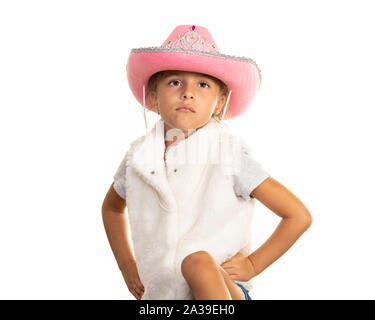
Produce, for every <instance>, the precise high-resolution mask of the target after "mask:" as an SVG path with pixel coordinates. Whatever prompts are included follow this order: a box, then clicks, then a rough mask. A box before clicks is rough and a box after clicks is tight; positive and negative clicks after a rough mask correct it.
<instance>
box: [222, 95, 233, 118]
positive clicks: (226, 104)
mask: <svg viewBox="0 0 375 320" xmlns="http://www.w3.org/2000/svg"><path fill="white" fill-rule="evenodd" d="M231 94H232V90H230V91H229V94H228V98H227V101H226V102H225V107H224V111H223V114H222V115H221V118H220V122H222V121H223V119H224V116H225V112H226V111H227V107H228V102H229V99H230V95H231Z"/></svg>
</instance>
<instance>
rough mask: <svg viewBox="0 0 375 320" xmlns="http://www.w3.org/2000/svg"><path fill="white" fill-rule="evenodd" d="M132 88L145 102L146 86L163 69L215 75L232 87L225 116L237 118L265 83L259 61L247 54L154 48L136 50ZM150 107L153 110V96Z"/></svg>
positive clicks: (130, 73)
mask: <svg viewBox="0 0 375 320" xmlns="http://www.w3.org/2000/svg"><path fill="white" fill-rule="evenodd" d="M126 70H127V77H128V82H129V87H130V89H131V91H132V92H133V94H134V96H135V98H136V99H137V101H138V102H139V103H140V104H143V88H142V87H143V85H144V86H145V88H146V86H147V82H148V80H149V78H150V77H151V76H152V75H153V74H154V73H156V72H159V71H163V70H181V71H190V72H199V73H204V74H208V75H211V76H213V77H216V78H218V79H220V80H221V81H223V82H224V83H225V84H226V85H227V87H228V89H229V90H232V93H231V96H230V100H229V103H228V106H227V110H226V113H225V119H230V118H234V117H236V116H238V115H240V114H241V113H243V112H245V111H246V109H247V108H248V107H249V106H250V104H251V102H252V100H253V99H254V96H255V94H256V92H257V90H258V89H259V85H260V82H261V75H260V70H259V68H258V66H257V65H256V63H255V62H254V61H253V60H252V59H250V58H245V57H235V56H228V55H224V54H210V53H204V52H201V51H195V50H184V49H173V50H171V49H167V50H166V48H158V47H150V48H140V49H133V50H132V51H131V53H130V55H129V58H128V62H127V66H126ZM146 107H147V108H148V109H150V110H151V111H153V112H157V111H156V110H154V109H152V107H151V103H150V100H149V97H146Z"/></svg>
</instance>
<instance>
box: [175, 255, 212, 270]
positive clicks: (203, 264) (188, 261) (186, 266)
mask: <svg viewBox="0 0 375 320" xmlns="http://www.w3.org/2000/svg"><path fill="white" fill-rule="evenodd" d="M213 265H215V266H216V262H215V260H214V259H213V258H212V256H211V255H210V254H209V253H208V252H207V251H196V252H193V253H191V254H189V255H187V256H186V257H185V258H184V260H182V263H181V272H182V274H184V275H186V274H188V273H190V272H191V271H192V270H193V269H194V270H199V271H204V270H207V269H208V268H209V267H211V266H213Z"/></svg>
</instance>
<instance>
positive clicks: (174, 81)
mask: <svg viewBox="0 0 375 320" xmlns="http://www.w3.org/2000/svg"><path fill="white" fill-rule="evenodd" d="M176 82H177V83H180V81H178V80H172V81H169V83H168V84H171V83H176Z"/></svg>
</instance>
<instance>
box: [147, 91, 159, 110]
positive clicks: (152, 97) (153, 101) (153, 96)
mask: <svg viewBox="0 0 375 320" xmlns="http://www.w3.org/2000/svg"><path fill="white" fill-rule="evenodd" d="M149 97H150V103H151V107H152V109H155V110H157V103H158V101H157V99H156V93H155V92H150V94H149Z"/></svg>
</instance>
